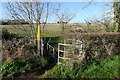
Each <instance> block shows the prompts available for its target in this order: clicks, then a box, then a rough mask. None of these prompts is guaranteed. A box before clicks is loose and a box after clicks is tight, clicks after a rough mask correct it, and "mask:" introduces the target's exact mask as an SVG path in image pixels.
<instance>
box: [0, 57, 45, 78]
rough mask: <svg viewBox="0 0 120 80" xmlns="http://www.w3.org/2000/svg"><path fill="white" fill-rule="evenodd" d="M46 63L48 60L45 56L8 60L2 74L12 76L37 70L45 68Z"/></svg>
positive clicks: (7, 76) (6, 76)
mask: <svg viewBox="0 0 120 80" xmlns="http://www.w3.org/2000/svg"><path fill="white" fill-rule="evenodd" d="M46 64H47V60H46V59H44V58H39V59H19V60H14V61H13V60H11V61H6V62H4V63H3V64H2V67H1V70H2V76H3V78H11V77H14V76H16V75H19V74H22V73H26V72H27V71H37V70H40V69H42V68H44V67H45V66H46Z"/></svg>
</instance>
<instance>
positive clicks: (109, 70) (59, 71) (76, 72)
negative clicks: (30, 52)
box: [40, 55, 120, 78]
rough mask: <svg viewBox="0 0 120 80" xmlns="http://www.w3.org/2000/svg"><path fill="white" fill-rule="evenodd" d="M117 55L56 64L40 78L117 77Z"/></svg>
mask: <svg viewBox="0 0 120 80" xmlns="http://www.w3.org/2000/svg"><path fill="white" fill-rule="evenodd" d="M119 66H120V64H118V55H117V56H113V57H110V58H106V59H101V60H92V61H88V62H87V63H74V64H73V65H72V66H66V65H57V66H55V67H54V68H53V69H52V70H50V71H49V72H48V73H47V74H45V75H43V76H42V77H40V78H115V77H119V76H120V75H119V72H118V68H119Z"/></svg>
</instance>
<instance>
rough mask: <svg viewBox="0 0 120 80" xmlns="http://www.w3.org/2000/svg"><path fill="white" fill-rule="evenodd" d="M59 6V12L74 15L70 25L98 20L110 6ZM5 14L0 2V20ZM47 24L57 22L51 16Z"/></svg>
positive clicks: (64, 4) (97, 4)
mask: <svg viewBox="0 0 120 80" xmlns="http://www.w3.org/2000/svg"><path fill="white" fill-rule="evenodd" d="M57 3H58V2H57ZM59 3H60V2H59ZM60 4H61V10H66V11H67V10H68V11H71V12H75V13H76V15H75V17H74V18H73V19H72V20H71V21H70V23H83V22H85V20H88V19H90V18H100V17H101V16H102V15H103V14H104V12H106V11H110V10H111V7H110V6H112V4H111V3H110V2H93V3H92V4H90V5H89V6H87V5H88V4H89V2H61V3H60ZM108 4H109V5H108ZM83 8H84V9H83ZM5 12H7V10H6V9H5V5H3V4H2V2H0V19H4V18H5V16H4V15H5ZM111 16H112V15H111ZM48 22H49V23H54V22H57V18H56V17H55V16H53V15H52V16H50V17H49V20H48Z"/></svg>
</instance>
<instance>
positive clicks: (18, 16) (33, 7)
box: [5, 2, 52, 56]
mask: <svg viewBox="0 0 120 80" xmlns="http://www.w3.org/2000/svg"><path fill="white" fill-rule="evenodd" d="M5 4H6V7H7V11H8V12H9V14H10V15H9V16H8V17H9V18H10V19H13V20H24V21H27V22H29V24H28V25H27V26H25V25H21V23H19V25H17V26H16V27H14V28H16V29H17V30H18V29H19V30H21V31H22V32H24V33H25V34H26V35H30V38H31V39H33V40H35V39H36V38H37V27H38V25H40V29H41V31H40V32H41V36H40V40H38V55H39V52H40V47H41V55H42V56H43V45H44V43H43V35H44V31H45V30H44V29H45V28H44V27H45V25H46V23H47V20H48V17H49V14H50V13H51V10H52V7H51V4H50V2H8V3H5ZM43 22H44V23H43ZM34 23H35V25H34ZM41 23H43V24H41ZM40 42H41V46H40Z"/></svg>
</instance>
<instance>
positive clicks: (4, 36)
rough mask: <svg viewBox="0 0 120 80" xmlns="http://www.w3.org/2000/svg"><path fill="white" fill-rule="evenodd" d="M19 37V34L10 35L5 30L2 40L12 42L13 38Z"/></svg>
mask: <svg viewBox="0 0 120 80" xmlns="http://www.w3.org/2000/svg"><path fill="white" fill-rule="evenodd" d="M17 37H19V36H18V35H17V34H13V33H10V32H8V30H7V29H5V28H3V29H2V39H5V40H11V39H12V38H17Z"/></svg>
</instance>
